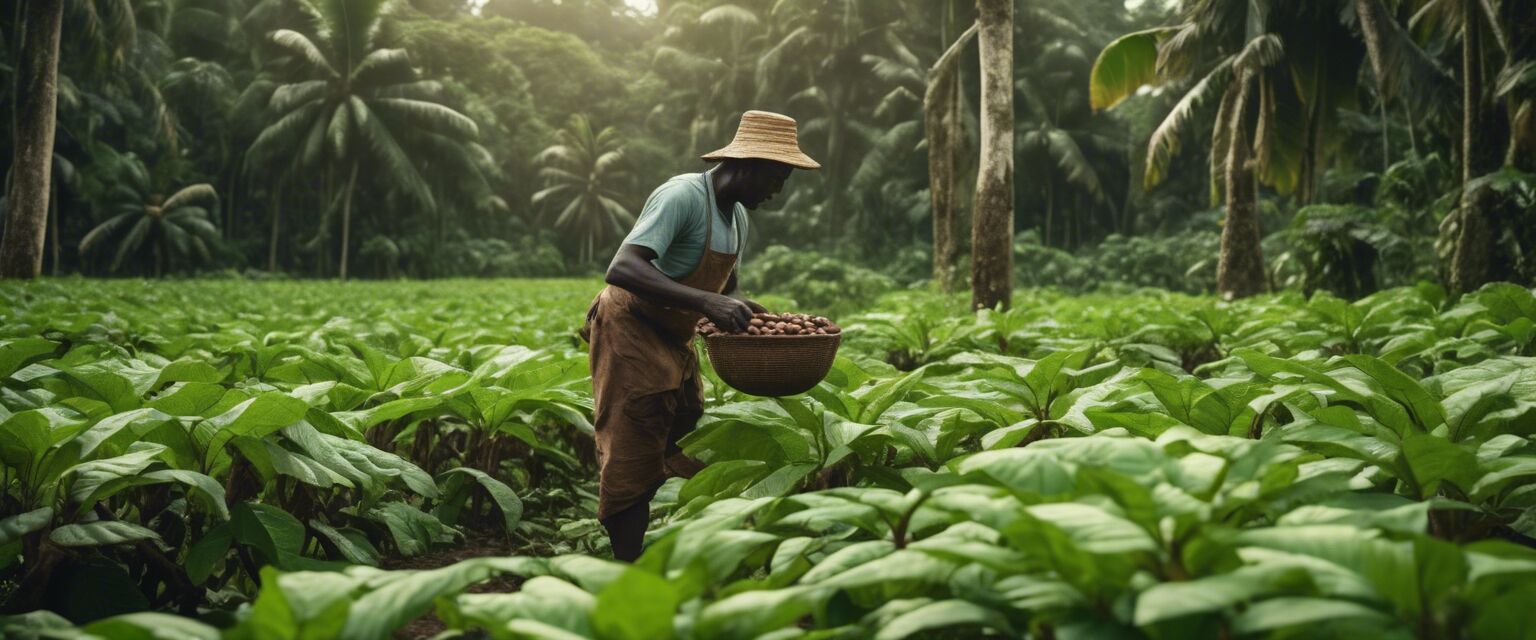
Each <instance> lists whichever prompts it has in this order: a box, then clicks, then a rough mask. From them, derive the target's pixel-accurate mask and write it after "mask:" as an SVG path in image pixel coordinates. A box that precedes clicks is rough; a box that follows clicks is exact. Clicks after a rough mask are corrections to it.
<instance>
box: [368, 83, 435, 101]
mask: <svg viewBox="0 0 1536 640" xmlns="http://www.w3.org/2000/svg"><path fill="white" fill-rule="evenodd" d="M373 95H374V97H376V98H407V99H410V100H437V99H438V98H439V97H441V96H442V95H443V83H441V82H438V81H436V80H416V81H414V82H406V83H402V84H392V85H387V86H383V87H379V88H378V89H375V90H374V93H373Z"/></svg>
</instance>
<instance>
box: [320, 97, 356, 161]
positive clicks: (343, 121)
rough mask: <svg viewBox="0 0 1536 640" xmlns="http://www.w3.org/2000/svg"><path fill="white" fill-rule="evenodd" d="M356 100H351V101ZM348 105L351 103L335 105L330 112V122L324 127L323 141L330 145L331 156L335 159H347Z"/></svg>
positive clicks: (350, 117) (349, 126)
mask: <svg viewBox="0 0 1536 640" xmlns="http://www.w3.org/2000/svg"><path fill="white" fill-rule="evenodd" d="M356 99H357V98H353V99H352V100H356ZM350 103H351V101H348V102H344V103H342V104H338V105H336V109H335V110H333V111H331V117H330V122H329V124H327V125H326V127H325V139H326V141H328V142H330V143H331V154H332V157H335V158H347V157H349V155H348V153H347V152H348V151H350V150H351V145H350V144H349V143H350V142H351V139H352V136H351V135H350V134H351V133H352V109H351V108H350V107H349V105H350Z"/></svg>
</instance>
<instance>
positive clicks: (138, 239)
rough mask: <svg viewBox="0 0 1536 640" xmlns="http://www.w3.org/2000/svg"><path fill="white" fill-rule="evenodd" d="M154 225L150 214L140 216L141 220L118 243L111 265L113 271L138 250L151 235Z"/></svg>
mask: <svg viewBox="0 0 1536 640" xmlns="http://www.w3.org/2000/svg"><path fill="white" fill-rule="evenodd" d="M154 226H155V220H154V218H151V217H149V216H142V217H140V218H139V221H138V222H137V223H135V224H134V225H133V228H132V229H129V230H128V235H127V236H124V237H123V241H122V242H121V243H120V244H118V246H117V254H116V256H114V257H113V258H112V266H111V267H110V269H111V270H112V271H117V270H118V268H119V267H122V266H123V261H124V260H126V259H127V258H128V256H129V255H131V254H132V253H133V252H135V251H138V250H139V247H140V246H143V244H144V239H145V238H147V237H149V232H150V230H151V229H152V228H153V227H154Z"/></svg>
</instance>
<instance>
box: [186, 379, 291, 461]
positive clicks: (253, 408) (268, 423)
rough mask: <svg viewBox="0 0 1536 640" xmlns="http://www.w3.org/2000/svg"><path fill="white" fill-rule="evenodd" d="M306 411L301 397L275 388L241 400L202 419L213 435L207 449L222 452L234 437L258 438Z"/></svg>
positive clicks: (212, 451)
mask: <svg viewBox="0 0 1536 640" xmlns="http://www.w3.org/2000/svg"><path fill="white" fill-rule="evenodd" d="M307 411H309V405H307V404H305V403H304V401H303V400H299V399H298V398H294V397H292V396H289V395H288V394H285V393H281V392H276V391H273V392H268V393H263V394H261V395H259V396H256V397H254V398H251V399H249V400H246V401H244V402H241V403H240V404H237V405H235V406H234V407H232V408H230V409H229V410H228V411H225V412H224V413H221V414H219V415H217V416H214V417H212V418H209V419H208V420H207V421H205V423H204V425H205V427H206V428H207V429H209V430H210V432H211V433H212V434H213V436H212V438H211V440H210V441H209V444H208V452H209V454H210V455H212V454H215V453H217V452H219V451H222V450H223V448H224V443H226V442H229V440H230V439H232V438H234V437H236V436H249V437H252V438H260V437H262V436H265V435H267V434H269V433H272V432H275V431H277V430H279V429H282V428H283V427H287V426H289V425H292V424H293V423H295V422H298V421H299V420H300V419H302V418H303V417H304V414H305V412H307Z"/></svg>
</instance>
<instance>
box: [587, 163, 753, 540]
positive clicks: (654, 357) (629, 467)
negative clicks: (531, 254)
mask: <svg viewBox="0 0 1536 640" xmlns="http://www.w3.org/2000/svg"><path fill="white" fill-rule="evenodd" d="M704 183H705V184H704V188H705V189H706V190H707V192H708V193H709V194H710V196H709V208H710V211H709V215H710V216H711V217H710V218H706V219H705V223H706V224H705V227H704V229H705V231H704V254H703V256H702V257H701V258H700V259H699V262H698V264H696V265H694V268H693V271H692V272H690V273H689V274H688V275H686V276H684V277H682V278H681V279H678V280H677V282H678V283H679V284H682V285H685V286H689V287H693V288H695V289H701V290H704V291H712V292H714V293H721V292H723V291H724V290H725V284H726V282H727V281H728V280H729V279H730V276H731V271H732V270H733V269H735V268H736V254H730V253H720V252H717V251H715V250H714V247H713V246H712V245H711V242H712V240H713V235H714V226H715V225H714V218H713V217H712V216H714V215H717V214H716V213H715V203H714V186H713V185H711V184H709V176H708V174H707V173H706V174H704ZM732 217H733V220H732V226H733V228H735V230H736V251H737V253H738V254H739V253H740V252H741V229H740V226H739V225H740V224H741V221H739V220H735V219H734V211H733V212H732ZM700 317H702V316H701V315H700V314H698V313H695V312H693V311H689V310H686V309H674V308H671V307H663V306H661V305H658V304H655V303H652V302H650V301H647V300H644V299H642V298H640V297H639V296H636V295H635V294H633V293H630V292H629V291H627V290H625V289H623V288H620V287H614V286H608V287H606V288H604V289H603V291H602V292H601V293H599V294H598V296H597V299H595V300H593V301H592V306H591V308H589V309H588V310H587V320H586V325H585V326H583V327H582V331H581V334H582V337H583V338H585V339H586V340H587V342H588V343H590V344H591V350H590V353H591V367H592V400H593V406H594V407H595V409H594V411H593V414H594V415H593V426H594V427H595V428H596V438H597V463H598V468H599V476H598V506H597V517H598V519H600V520H601V519H606V518H608V517H609V516H611V515H613V514H615V513H618V512H620V511H623V510H624V509H625V508H626V507H629V506H630V505H633V504H635V503H637V502H641V501H649V500H650V499H651V496H652V495H653V494H654V493H655V492H656V489H657V488H659V487H660V486H661V483H662V482H663V481H665V480H666V479H667V477H668V476H679V477H684V478H688V477H692V476H693V474H694V473H697V472H698V470H699V469H700V468H702V466H703V465H701V464H700V463H699V462H698V461H695V460H692V459H690V458H688V457H687V456H684V455H683V454H682V451H681V450H680V449H679V448H678V447H677V441H678V440H679V439H681V438H682V437H683V436H685V435H687V434H688V433H689V432H690V431H692V430H693V427H694V425H695V424H696V423H697V422H698V420H699V418H700V417H701V416H703V415H704V394H703V389H702V387H701V386H700V384H699V365H698V356H697V354H696V352H695V351H694V350H693V336H694V325H695V323H697V322H698V320H699V318H700Z"/></svg>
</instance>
